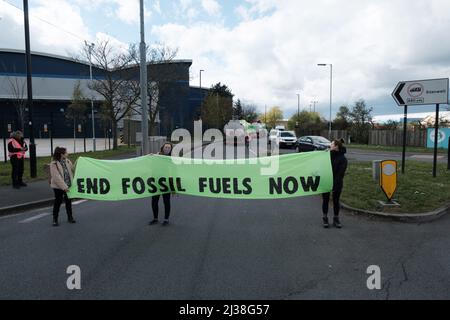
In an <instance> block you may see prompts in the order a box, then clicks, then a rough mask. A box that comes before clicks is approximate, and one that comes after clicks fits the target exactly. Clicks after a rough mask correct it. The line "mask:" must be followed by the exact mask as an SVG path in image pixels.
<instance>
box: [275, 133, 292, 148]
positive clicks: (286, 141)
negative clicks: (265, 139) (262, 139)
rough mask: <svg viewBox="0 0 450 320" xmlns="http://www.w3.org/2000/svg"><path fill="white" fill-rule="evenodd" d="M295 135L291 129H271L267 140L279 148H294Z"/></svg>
mask: <svg viewBox="0 0 450 320" xmlns="http://www.w3.org/2000/svg"><path fill="white" fill-rule="evenodd" d="M296 141H297V137H296V136H295V132H293V131H279V130H271V131H270V136H269V142H270V143H271V144H274V145H276V146H278V147H280V148H282V147H288V148H294V147H295V142H296Z"/></svg>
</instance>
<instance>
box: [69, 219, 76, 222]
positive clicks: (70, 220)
mask: <svg viewBox="0 0 450 320" xmlns="http://www.w3.org/2000/svg"><path fill="white" fill-rule="evenodd" d="M69 223H77V222H76V221H75V220H74V219H69Z"/></svg>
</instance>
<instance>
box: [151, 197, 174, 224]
mask: <svg viewBox="0 0 450 320" xmlns="http://www.w3.org/2000/svg"><path fill="white" fill-rule="evenodd" d="M160 197H161V196H160V195H158V196H153V197H152V209H153V218H154V219H158V210H159V206H158V203H159V198H160ZM162 197H163V201H164V211H165V212H164V213H165V214H164V219H166V220H167V219H169V217H170V193H166V194H163V195H162Z"/></svg>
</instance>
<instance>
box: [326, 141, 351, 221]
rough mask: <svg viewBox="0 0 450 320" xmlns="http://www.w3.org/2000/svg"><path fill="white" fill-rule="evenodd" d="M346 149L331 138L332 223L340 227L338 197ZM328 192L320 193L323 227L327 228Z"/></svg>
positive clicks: (345, 165) (345, 166)
mask: <svg viewBox="0 0 450 320" xmlns="http://www.w3.org/2000/svg"><path fill="white" fill-rule="evenodd" d="M346 153H347V149H346V148H345V147H344V145H343V144H342V141H341V140H333V142H332V143H331V147H330V156H331V165H332V168H333V192H332V193H333V209H334V217H333V225H334V226H335V227H336V228H339V229H340V228H342V225H341V222H340V220H339V211H340V206H341V204H340V198H341V193H342V189H343V187H344V175H345V171H346V170H347V158H346V157H345V154H346ZM330 196H331V194H330V193H324V194H322V199H323V203H322V212H323V226H324V228H329V222H328V206H329V202H330Z"/></svg>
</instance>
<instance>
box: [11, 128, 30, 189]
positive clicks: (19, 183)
mask: <svg viewBox="0 0 450 320" xmlns="http://www.w3.org/2000/svg"><path fill="white" fill-rule="evenodd" d="M27 151H28V146H27V144H26V143H25V140H24V138H23V134H22V132H21V131H14V132H13V133H11V139H10V140H9V141H8V152H9V159H10V162H11V166H12V171H11V178H12V186H13V188H14V189H20V187H26V186H27V184H26V183H25V182H23V170H24V162H25V153H26V152H27Z"/></svg>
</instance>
